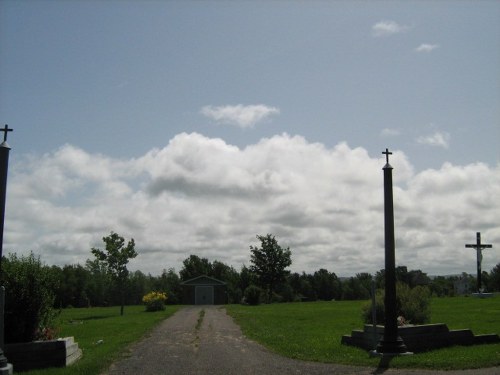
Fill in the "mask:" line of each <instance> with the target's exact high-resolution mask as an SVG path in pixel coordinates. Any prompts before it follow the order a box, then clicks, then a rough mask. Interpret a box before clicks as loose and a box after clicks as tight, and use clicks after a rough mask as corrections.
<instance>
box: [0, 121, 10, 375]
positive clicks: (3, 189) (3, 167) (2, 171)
mask: <svg viewBox="0 0 500 375" xmlns="http://www.w3.org/2000/svg"><path fill="white" fill-rule="evenodd" d="M0 131H3V132H4V136H3V142H2V144H0V272H2V271H1V267H2V264H1V261H2V252H3V224H4V218H5V198H6V195H7V170H8V167H9V151H10V147H9V145H8V144H7V132H10V131H12V129H9V127H8V125H5V127H4V128H3V129H0ZM1 294H2V297H3V293H1ZM0 309H2V311H0V315H1V319H0V336H1V337H0V342H1V344H2V347H0V375H3V374H12V372H13V371H12V365H11V364H9V363H8V361H7V358H6V357H5V355H4V353H3V342H4V340H3V338H4V331H3V328H4V327H3V309H4V305H3V301H0Z"/></svg>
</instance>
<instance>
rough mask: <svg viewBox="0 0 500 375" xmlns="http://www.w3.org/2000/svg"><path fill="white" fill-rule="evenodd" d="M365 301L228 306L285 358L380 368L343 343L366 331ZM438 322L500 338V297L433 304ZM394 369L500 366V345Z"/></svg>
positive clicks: (420, 357)
mask: <svg viewBox="0 0 500 375" xmlns="http://www.w3.org/2000/svg"><path fill="white" fill-rule="evenodd" d="M365 303H366V302H363V301H334V302H311V303H290V304H275V305H260V306H239V305H231V306H228V307H227V310H228V313H229V314H230V315H231V316H233V317H234V319H235V321H236V322H237V323H238V324H239V325H240V326H241V328H242V330H243V333H244V334H245V335H246V336H247V337H250V338H251V339H253V340H255V341H257V342H259V343H261V344H263V345H264V346H266V347H267V348H269V349H271V350H272V351H274V352H276V353H279V354H281V355H284V356H287V357H290V358H297V359H301V360H310V361H319V362H333V363H340V364H348V365H357V366H373V367H376V366H378V365H379V363H380V360H379V359H377V358H370V357H369V355H368V353H367V352H366V351H364V350H361V349H358V348H354V347H349V346H345V345H341V344H340V339H341V336H342V335H344V334H350V333H351V330H353V329H361V328H362V327H363V323H362V321H361V307H362V306H363V305H364V304H365ZM431 311H432V313H431V314H432V323H446V324H448V327H449V328H450V329H460V328H470V329H472V331H473V332H474V333H475V334H485V333H500V298H499V297H496V298H492V299H476V298H465V297H463V298H459V297H456V298H441V299H438V298H436V299H433V300H432V303H431ZM389 365H390V367H400V368H428V369H436V370H452V369H469V368H485V367H494V366H499V365H500V344H489V345H477V346H472V347H463V346H455V347H451V348H445V349H440V350H435V351H431V352H427V353H420V354H415V355H413V356H405V357H397V358H394V359H393V360H392V361H391V362H390V364H389Z"/></svg>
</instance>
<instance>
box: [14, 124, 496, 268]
mask: <svg viewBox="0 0 500 375" xmlns="http://www.w3.org/2000/svg"><path fill="white" fill-rule="evenodd" d="M18 160H19V159H18ZM383 165H384V160H383V156H382V155H381V154H380V155H373V156H370V155H369V154H368V153H367V151H366V150H365V149H363V148H351V147H349V146H348V145H347V144H345V143H340V144H338V145H336V146H335V147H332V148H329V147H326V146H324V145H323V144H320V143H310V142H308V141H307V140H305V139H304V138H302V137H299V136H294V137H292V136H289V135H287V134H282V135H277V136H274V137H272V138H268V139H262V140H261V141H260V142H258V143H256V144H253V145H250V146H248V147H246V148H244V149H240V148H238V147H235V146H232V145H229V144H227V143H226V142H224V141H223V140H221V139H213V138H207V137H205V136H203V135H200V134H196V133H193V134H185V133H183V134H179V135H177V136H176V137H174V138H173V139H172V140H171V141H170V142H169V143H168V144H167V145H166V146H165V147H163V148H161V149H154V150H151V151H150V152H148V153H146V154H145V155H143V156H142V157H140V158H137V159H129V160H117V159H114V158H111V157H108V156H106V155H97V154H90V153H88V152H86V151H84V150H82V149H78V148H76V147H73V146H70V145H66V146H64V147H62V148H61V149H59V150H56V151H54V152H52V153H50V154H47V155H43V156H42V157H39V158H34V157H33V158H25V159H23V160H19V161H17V162H16V163H13V164H12V166H11V169H10V176H9V186H8V190H7V192H8V196H7V212H6V225H5V236H4V252H5V253H8V252H12V251H16V252H19V253H23V252H24V253H26V252H28V251H29V250H33V251H34V252H35V253H37V254H40V255H41V257H42V259H43V260H44V261H45V262H47V263H49V264H66V263H75V262H80V263H82V264H83V263H84V262H85V260H86V259H87V258H90V257H91V253H90V248H91V247H95V246H102V241H101V238H102V237H103V236H105V235H107V234H109V232H110V231H112V230H113V231H115V232H117V233H119V234H121V235H122V236H124V237H125V238H131V237H133V238H134V239H135V240H136V244H137V250H138V252H139V256H138V257H137V258H136V259H134V260H133V262H132V263H131V267H130V268H131V269H141V270H142V271H144V272H151V273H153V274H158V273H160V272H161V270H162V269H163V268H169V267H175V268H176V269H177V270H179V269H180V267H181V264H182V261H183V260H184V259H185V258H187V257H188V256H189V254H197V255H199V256H202V257H208V258H209V259H211V260H215V259H217V260H220V261H223V262H225V263H227V264H231V265H233V266H234V267H236V268H239V267H240V266H241V265H242V264H246V265H248V264H249V258H250V257H249V255H250V254H249V250H248V246H249V245H256V239H255V235H257V234H266V233H273V234H275V235H276V236H277V238H278V241H279V242H280V244H282V245H284V246H290V248H291V250H292V258H293V264H292V269H293V270H294V271H298V272H300V271H302V270H305V271H307V272H312V271H315V270H317V269H319V268H321V267H323V268H327V269H328V270H330V271H333V272H335V273H337V274H338V275H354V274H356V273H359V272H375V271H377V270H379V269H381V268H383V262H384V261H383V256H384V244H383V241H384V229H383V189H382V187H383V186H382V171H381V168H382V167H383ZM391 165H392V166H393V167H394V171H393V173H394V181H395V187H394V200H395V218H396V249H397V255H396V257H397V262H398V264H404V265H407V266H408V267H409V268H411V269H422V270H423V271H424V272H428V273H431V274H436V273H441V274H450V273H459V272H462V271H468V272H474V268H475V260H474V254H473V252H471V251H469V250H470V249H469V250H468V249H465V248H464V244H465V243H468V242H470V241H473V240H474V238H475V237H474V236H475V232H476V231H481V232H482V234H483V238H484V239H485V241H488V242H489V243H498V242H499V241H500V227H499V225H498V220H497V219H498V217H500V202H498V200H497V199H495V198H496V197H498V196H500V167H497V168H491V167H489V166H487V165H485V164H473V165H466V166H453V165H451V164H445V165H443V167H442V168H441V169H439V170H426V171H423V172H420V173H418V174H415V173H414V172H413V168H412V166H411V164H410V162H409V160H408V159H407V157H406V155H405V154H404V153H402V152H401V151H395V152H394V154H393V155H392V156H391ZM495 246H496V245H495ZM497 259H498V257H495V256H494V254H493V253H490V254H486V253H485V255H484V260H483V269H485V270H490V269H491V268H493V266H494V265H495V264H496V262H497Z"/></svg>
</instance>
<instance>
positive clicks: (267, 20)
mask: <svg viewBox="0 0 500 375" xmlns="http://www.w3.org/2000/svg"><path fill="white" fill-rule="evenodd" d="M499 35H500V3H499V2H496V1H481V2H468V1H446V2H430V1H422V2H407V1H390V2H368V1H359V2H357V1H353V2H342V1H328V2H327V1H324V2H323V1H312V2H300V1H290V2H285V1H275V2H264V1H262V2H260V1H255V2H251V1H246V2H226V1H214V2H209V1H207V2H201V1H183V2H177V1H154V2H153V1H151V2H149V1H148V2H142V1H124V2H122V1H105V2H98V1H87V2H84V1H69V2H61V1H3V2H2V3H1V4H0V114H1V121H2V122H3V123H7V124H9V126H10V127H12V128H14V129H15V130H14V133H10V134H9V144H10V145H11V146H12V153H11V166H12V168H11V171H10V173H11V175H10V176H9V191H8V192H9V194H12V197H11V198H10V201H9V206H8V208H7V209H8V211H7V214H9V213H10V215H11V216H10V217H11V218H12V219H9V216H7V222H6V246H4V248H6V247H7V249H11V250H12V251H19V252H22V251H27V250H28V249H33V250H34V251H35V252H38V253H43V254H44V256H45V257H46V258H45V259H46V261H47V262H55V261H58V262H63V263H64V262H83V261H84V260H85V259H86V257H90V255H89V251H88V249H89V248H90V246H96V245H99V241H100V238H101V237H102V236H103V235H105V234H107V233H109V231H110V230H114V231H117V232H119V233H120V234H122V235H124V236H126V237H135V238H136V241H137V238H139V239H141V240H142V241H143V244H144V245H143V246H144V247H145V248H147V249H149V250H148V251H149V252H148V251H145V253H144V256H143V257H142V258H143V261H142V262H141V261H140V260H139V258H138V260H137V261H136V262H137V264H136V266H137V267H138V268H141V269H144V271H151V272H158V271H160V270H161V268H168V267H176V268H177V269H178V268H179V262H180V261H182V259H185V258H186V257H187V256H188V255H189V253H191V252H193V253H195V252H197V253H198V255H200V256H207V257H209V258H219V260H222V261H226V262H228V263H230V264H233V265H234V266H235V267H237V268H238V267H239V266H240V265H241V264H243V263H248V258H249V255H248V246H249V245H250V244H253V242H252V241H253V239H255V235H256V234H261V233H267V232H269V231H273V233H276V234H277V235H278V237H279V238H281V240H282V241H283V242H285V243H287V244H289V246H290V247H291V249H292V251H293V250H294V248H295V249H296V251H297V253H300V255H299V254H297V257H296V261H295V262H294V264H295V266H296V267H297V268H296V270H297V271H301V270H306V271H313V270H315V269H317V267H318V266H319V265H322V264H323V262H322V261H321V259H322V257H323V254H327V253H328V254H330V255H329V256H331V257H332V258H331V261H329V262H327V263H326V264H325V265H324V266H325V267H327V268H328V269H329V270H331V271H334V272H337V273H338V274H342V275H344V274H354V273H356V271H357V270H358V269H359V271H360V272H363V271H369V272H373V271H374V270H377V269H380V268H381V267H382V263H381V262H382V260H381V256H380V255H370V254H372V253H373V254H375V252H377V251H379V250H376V249H377V248H378V246H379V245H380V244H379V243H378V242H377V241H376V240H375V238H376V237H377V236H379V233H378V230H379V229H380V228H379V227H377V226H376V227H375V228H373V232H372V231H369V230H368V229H367V230H366V232H363V231H360V230H359V225H361V223H370V222H371V221H370V220H379V218H377V216H376V215H374V216H373V217H371V216H369V215H367V216H361V215H364V213H362V211H365V210H367V209H368V207H369V206H370V204H373V205H377V204H378V205H380V202H377V203H374V202H373V201H371V200H367V201H366V202H365V204H366V205H365V206H360V207H357V203H359V202H355V201H356V200H357V199H354V201H353V202H354V203H353V204H351V205H350V206H349V207H345V208H342V209H341V208H339V207H341V206H344V205H345V202H346V201H349V200H350V199H351V198H350V197H349V196H348V195H346V196H344V194H348V192H349V191H350V189H351V188H350V186H351V185H350V184H351V183H352V182H353V181H356V183H357V184H358V185H359V186H358V185H356V187H355V188H353V189H355V190H356V191H357V189H361V190H359V192H358V193H359V194H360V195H363V196H371V194H372V193H373V192H375V193H377V192H378V190H377V189H378V188H379V187H381V179H380V178H381V171H380V168H381V167H382V166H383V158H382V155H381V151H383V150H384V149H385V148H386V147H388V148H390V149H394V150H397V151H398V152H397V153H395V155H394V159H395V160H394V162H393V163H394V165H395V166H399V169H398V168H396V169H395V174H398V176H399V177H396V183H397V184H398V188H399V189H401V203H396V204H401V205H402V206H400V208H401V210H402V212H401V219H400V220H401V228H400V232H401V239H400V243H401V244H402V245H404V246H403V249H401V251H402V255H404V254H405V251H407V252H408V254H411V256H410V255H409V256H408V257H407V258H405V257H402V258H403V259H402V260H401V263H404V264H408V265H409V266H410V267H412V268H421V269H423V270H424V271H428V272H430V273H439V272H446V273H456V272H462V271H469V272H473V271H474V263H473V262H472V266H470V264H469V263H470V261H471V259H472V260H473V254H472V255H470V254H468V255H466V254H467V253H466V252H465V250H463V251H464V259H463V262H457V263H456V264H455V263H452V264H450V263H446V261H443V262H442V263H444V264H445V265H440V264H436V261H435V260H431V258H432V257H430V255H429V254H435V253H436V251H438V254H441V256H442V259H443V260H447V259H450V261H451V260H453V259H454V257H455V255H453V252H456V251H457V246H460V247H462V246H463V243H464V242H463V241H464V240H465V238H470V241H473V240H474V238H475V232H476V231H483V233H484V234H483V237H484V238H485V241H488V237H487V235H489V236H490V239H489V242H492V241H499V240H500V228H499V227H498V223H497V222H498V217H500V207H499V205H498V204H496V203H487V202H489V200H490V199H491V198H492V196H491V194H496V196H497V197H498V188H496V187H495V186H496V185H495V184H496V183H497V181H499V160H500V159H499V149H500V148H499V140H500V107H499V103H500V75H499V74H498V67H499V66H500V43H499ZM298 150H302V151H301V154H300V156H297V153H298V152H299V151H298ZM262 155H266V157H263V156H262ZM259 158H261V159H262V160H260V159H259ZM318 158H319V159H318ZM326 159H329V161H325V160H326ZM398 159H399V160H398ZM259 160H260V161H259ZM306 161H307V162H308V163H309V164H307V163H306ZM180 166H181V167H182V168H181V167H180ZM319 166H323V167H325V168H326V167H334V166H336V168H341V169H342V168H347V170H345V171H343V172H342V173H340V172H339V171H327V170H323V169H321V168H320V167H319ZM368 168H372V169H373V170H372V169H370V170H368ZM35 172H36V173H35ZM313 172H316V173H317V174H315V173H313ZM480 172H481V173H480ZM266 173H267V174H266ZM336 173H340V174H341V176H336V175H335V174H336ZM478 173H479V174H480V177H479V176H477V174H478ZM309 174H311V175H310V176H309ZM305 175H308V179H305V177H304V176H305ZM30 176H36V178H35V177H30ZM335 176H336V177H337V180H325V179H326V178H327V177H330V178H334V177H335ZM367 176H372V179H373V181H372V180H367ZM473 177H474V178H475V179H476V180H475V181H471V179H472V178H473ZM295 178H297V179H295ZM238 181H240V182H238ZM243 181H245V182H246V186H243V185H244V184H243ZM308 183H310V184H311V186H309V187H306V186H304V184H306V185H307V184H308ZM329 183H330V184H331V186H329V185H328V184H329ZM281 184H284V186H281ZM287 184H288V185H287ZM419 184H420V185H419ZM30 186H31V187H32V188H31V189H30V188H29V187H30ZM249 186H251V187H252V189H250V190H251V191H249V190H248V187H249ZM280 186H281V187H280ZM286 186H288V187H286ZM290 187H294V189H289V188H290ZM417 187H418V189H417ZM322 189H323V190H322ZM412 189H414V190H412ZM419 189H420V190H419ZM425 189H427V190H425ZM461 189H462V190H461ZM471 189H472V190H471ZM455 190H458V191H459V192H460V194H458V193H457V194H458V195H455ZM207 191H209V192H211V193H212V194H207ZM257 191H258V192H260V194H263V195H264V196H267V195H266V194H267V193H269V197H271V196H272V197H274V198H273V201H272V204H271V205H270V206H269V205H268V207H269V208H268V210H266V209H264V208H262V207H259V208H256V205H258V204H259V203H257V202H256V201H255V200H254V199H255V198H249V197H250V196H252V197H253V194H254V193H255V194H256V192H257ZM353 191H354V190H352V192H353ZM424 191H425V194H424V193H423V192H424ZM216 192H217V194H216ZM265 192H267V193H265ZM120 194H122V195H120ZM224 194H226V196H225V197H224ZM240 194H241V195H240ZM311 194H312V195H316V196H324V199H326V200H328V201H331V205H332V207H330V208H329V210H328V211H325V207H324V206H325V204H324V202H323V201H318V202H316V198H317V197H315V198H314V199H312V198H311ZM440 194H442V196H441V195H440ZM482 194H484V196H483V195H482ZM214 195H215V196H216V197H217V198H214ZM421 196H424V197H425V199H428V200H429V202H428V204H429V205H431V206H432V207H427V208H426V209H423V208H422V207H420V206H419V202H415V201H412V199H413V200H414V199H420V198H417V197H421ZM493 196H495V195H493ZM227 197H230V199H229V198H227ZM338 197H343V199H342V200H339V199H340V198H338ZM376 197H377V196H376V194H375V197H374V199H378V198H376ZM451 197H453V199H452V198H451ZM104 198H106V199H104ZM120 199H123V200H120ZM219 199H220V202H219V201H218V200H219ZM268 199H270V198H268ZM396 199H397V195H396ZM448 199H450V200H452V201H454V202H456V201H457V200H458V201H464V202H469V203H470V204H469V205H467V204H465V203H464V205H463V206H462V205H461V204H455V205H453V204H452V202H450V205H449V206H446V207H445V206H444V205H445V203H443V202H445V201H446V200H448ZM280 200H281V201H280ZM406 200H407V201H408V203H407V206H404V204H403V203H402V202H406ZM216 202H217V205H216V204H215V203H216ZM471 202H472V203H471ZM260 204H264V205H266V204H268V202H267V203H266V202H265V199H264V202H262V201H261V202H260ZM274 204H276V206H274ZM405 204H406V203H405ZM122 205H130V207H134V209H135V212H136V213H137V216H138V217H143V221H142V223H135V222H134V223H133V222H132V221H134V220H132V221H130V220H129V219H130V215H132V214H131V213H130V212H123V207H122ZM441 205H443V206H441ZM453 206H454V207H453ZM41 207H43V209H41ZM158 207H161V208H162V209H161V210H160V211H161V212H162V213H154V214H153V212H154V210H155V209H158ZM173 207H175V208H173ZM236 207H238V208H239V209H240V210H241V212H248V214H249V215H250V216H252V215H253V214H255V219H252V220H250V221H248V220H249V219H247V218H244V217H240V216H239V214H236V213H234V211H235V210H236ZM459 208H460V209H462V210H467V211H468V210H471V211H468V213H467V214H465V213H464V212H458V211H457V212H454V211H453V209H455V210H458V209H459ZM176 209H177V210H178V216H176V215H173V216H172V217H167V216H168V215H167V216H164V215H166V214H164V213H165V212H168V211H170V210H171V211H175V210H176ZM37 210H41V211H37ZM100 210H103V212H101V211H100ZM253 210H256V211H255V212H254V211H253ZM336 210H337V211H338V212H337V211H336ZM343 210H352V211H349V215H350V216H354V217H355V218H356V220H354V222H353V227H355V228H356V227H357V228H358V229H356V230H354V231H353V229H352V228H350V229H349V231H353V232H352V233H351V236H350V235H349V233H350V232H349V233H345V230H346V229H345V228H344V229H342V230H336V229H335V227H334V226H333V222H334V221H333V219H332V216H331V215H332V214H331V213H332V212H337V213H338V214H339V215H340V212H344V211H343ZM405 210H407V211H408V212H407V211H405ZM422 210H423V211H422ZM481 210H485V211H481ZM421 211H422V212H421ZM473 211H474V213H473V214H471V212H473ZM38 212H43V215H47V218H45V219H44V220H40V222H34V223H31V222H30V220H33V217H34V216H36V215H37V213H38ZM346 212H347V211H346ZM188 213H189V214H188ZM194 213H196V215H194ZM217 213H219V214H220V215H221V224H220V225H218V226H217V225H214V220H215V222H217V219H216V218H217ZM191 214H193V215H194V216H191ZM23 215H25V216H23ZM92 215H94V216H92ZM95 215H100V216H99V218H97V217H96V216H95ZM358 215H359V216H358ZM380 215H382V211H380ZM396 215H398V213H396ZM436 215H437V216H439V218H440V219H441V222H442V223H441V224H442V225H441V224H440V225H441V226H439V225H438V226H437V227H436V224H433V225H430V224H429V223H430V222H432V221H433V220H435V216H436ZM461 215H470V216H473V217H474V218H472V219H470V220H469V219H466V218H465V217H463V218H462V219H461V221H460V222H455V220H458V219H457V217H460V218H461V217H462V216H461ZM62 217H65V218H66V219H65V220H66V222H68V223H69V222H74V226H71V225H69V227H68V228H61V226H58V225H60V220H61V218H62ZM83 217H85V218H87V219H88V222H89V223H96V222H99V223H100V226H97V225H90V224H89V223H87V224H82V221H84V220H83V219H82V218H83ZM159 217H161V218H162V220H165V223H166V227H170V228H176V229H175V233H170V232H169V229H165V228H163V229H161V228H156V227H155V225H154V222H157V221H158V220H159ZM235 217H238V220H240V222H239V227H238V228H236V227H235V226H234V227H233V226H231V225H230V223H234V220H235V219H234V218H235ZM224 218H226V219H227V221H228V223H227V224H226V225H224V224H223V222H224V220H223V219H224ZM257 218H258V219H257ZM307 218H309V219H308V220H306V219H307ZM312 218H315V219H314V220H313V219H312ZM489 218H491V219H489ZM316 219H317V220H319V222H320V223H318V222H316V224H314V225H313V224H311V223H312V222H313V221H315V220H316ZM330 219H332V220H330ZM9 220H11V221H10V228H11V229H9ZM329 220H330V221H329ZM468 220H469V221H468ZM150 221H151V222H150ZM340 221H343V220H340ZM28 223H29V224H28ZM58 223H59V224H58ZM181 223H184V226H182V228H179V226H180V225H181ZM299 223H300V225H299ZM410 223H413V224H414V225H413V226H412V225H410ZM415 223H417V224H415ZM466 224H468V225H466ZM363 225H364V224H363ZM406 225H407V226H408V227H406ZM226 226H227V227H226ZM145 227H147V228H148V229H147V230H146V229H144V228H145ZM188 227H190V228H191V230H188V229H187V228H188ZM241 227H243V228H247V229H246V230H245V231H244V233H243V234H242V233H241ZM452 227H453V228H455V229H454V230H451V229H450V228H452ZM153 228H155V231H153ZM63 229H64V230H63ZM417 229H418V230H417ZM172 230H173V229H172ZM70 232H71V233H70ZM340 232H343V233H344V234H345V236H344V237H342V236H341V234H342V233H340ZM308 233H309V234H308ZM313 234H314V235H313ZM197 236H199V239H198V240H195V239H196V238H198V237H197ZM364 236H365V237H367V238H371V239H370V240H365V239H362V237H364ZM397 236H398V234H397ZM187 237H190V238H191V239H192V240H193V242H190V241H187V240H186V238H187ZM310 237H314V239H313V238H310ZM350 237H351V238H350ZM427 237H433V238H436V237H439V238H441V237H442V238H441V240H440V241H438V243H433V241H431V239H430V238H427ZM153 238H155V240H153ZM223 238H224V239H223ZM445 239H447V240H445ZM338 241H340V243H341V245H340V248H338V249H335V246H333V248H332V245H331V244H332V243H339V242H338ZM357 241H361V242H357ZM365 241H367V242H366V243H365ZM450 241H451V242H450ZM454 241H456V244H459V245H456V244H455V242H454ZM68 242H77V243H78V245H76V244H72V245H67V243H68ZM186 242H188V243H189V244H188V245H187V244H186V245H183V243H186ZM428 242H429V243H428ZM361 243H362V244H363V246H367V247H368V249H369V250H366V251H365V253H370V254H368V255H367V254H365V253H363V252H361V253H358V250H353V248H358V247H359V246H360V244H361ZM445 243H446V244H448V243H450V244H449V245H446V246H445V245H444V244H445ZM65 244H66V245H65ZM139 244H140V242H139ZM328 244H330V245H328ZM415 244H417V245H418V246H417V245H415ZM413 245H415V246H416V247H417V248H419V249H420V248H421V249H423V250H421V251H420V252H418V251H417V250H416V248H413V249H412V246H413ZM9 246H10V247H9ZM497 247H498V246H497ZM217 249H219V250H218V251H217ZM345 251H348V252H349V251H352V252H353V254H355V255H353V257H354V258H353V259H345V257H346V255H345V254H344V252H345ZM460 251H462V250H460ZM495 251H496V250H494V249H493V251H491V257H490V258H488V259H487V257H486V254H485V262H486V265H487V266H486V267H485V268H487V269H488V270H489V269H491V268H492V267H493V266H494V265H495V264H496V263H498V259H499V257H498V252H496V253H495ZM415 252H417V253H418V254H420V255H418V256H415ZM51 254H52V255H51ZM57 254H59V255H62V256H58V255H57ZM147 254H150V255H147ZM377 254H378V253H377ZM157 256H164V257H165V259H168V261H165V262H164V263H162V264H161V265H159V264H158V261H157V259H158V258H155V257H157ZM360 257H364V258H360ZM347 258H349V257H347ZM356 259H357V260H361V259H362V260H363V261H365V263H366V266H359V264H357V263H356V261H355V260H356ZM405 260H406V261H405ZM453 261H454V260H453ZM439 263H441V262H439ZM446 264H449V266H448V265H446ZM488 267H489V268H488Z"/></svg>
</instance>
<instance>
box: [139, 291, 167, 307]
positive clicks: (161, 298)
mask: <svg viewBox="0 0 500 375" xmlns="http://www.w3.org/2000/svg"><path fill="white" fill-rule="evenodd" d="M166 300H167V294H166V293H162V292H149V293H148V294H146V295H145V296H144V297H142V302H144V304H145V305H146V311H162V310H165V301H166Z"/></svg>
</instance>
